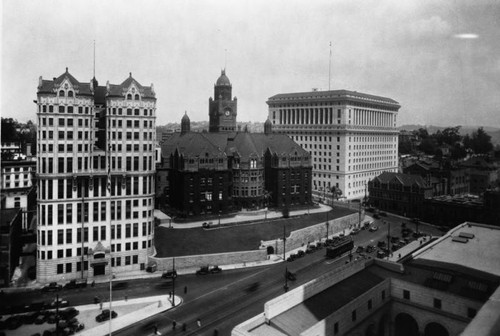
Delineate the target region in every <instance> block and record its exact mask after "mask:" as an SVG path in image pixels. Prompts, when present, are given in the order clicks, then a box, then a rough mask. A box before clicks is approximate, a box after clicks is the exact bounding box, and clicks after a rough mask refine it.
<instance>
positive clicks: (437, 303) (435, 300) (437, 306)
mask: <svg viewBox="0 0 500 336" xmlns="http://www.w3.org/2000/svg"><path fill="white" fill-rule="evenodd" d="M434 308H436V309H441V300H439V299H434Z"/></svg>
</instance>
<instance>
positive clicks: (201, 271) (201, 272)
mask: <svg viewBox="0 0 500 336" xmlns="http://www.w3.org/2000/svg"><path fill="white" fill-rule="evenodd" d="M209 272H210V271H209V269H208V266H202V267H200V269H199V270H197V271H196V275H205V274H208V273H209Z"/></svg>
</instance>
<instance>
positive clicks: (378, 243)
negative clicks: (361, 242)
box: [377, 240, 386, 247]
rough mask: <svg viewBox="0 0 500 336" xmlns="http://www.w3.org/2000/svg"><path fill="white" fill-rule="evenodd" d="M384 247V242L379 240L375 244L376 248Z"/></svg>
mask: <svg viewBox="0 0 500 336" xmlns="http://www.w3.org/2000/svg"><path fill="white" fill-rule="evenodd" d="M385 245H386V243H385V241H384V240H379V241H378V242H377V247H385Z"/></svg>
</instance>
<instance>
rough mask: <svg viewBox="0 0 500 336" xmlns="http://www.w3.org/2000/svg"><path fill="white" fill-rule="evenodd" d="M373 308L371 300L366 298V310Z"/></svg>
mask: <svg viewBox="0 0 500 336" xmlns="http://www.w3.org/2000/svg"><path fill="white" fill-rule="evenodd" d="M372 308H373V303H372V300H371V299H370V300H368V310H371V309H372Z"/></svg>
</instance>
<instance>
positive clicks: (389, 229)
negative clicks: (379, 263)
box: [387, 222, 392, 260]
mask: <svg viewBox="0 0 500 336" xmlns="http://www.w3.org/2000/svg"><path fill="white" fill-rule="evenodd" d="M387 224H388V226H387V252H388V253H387V260H389V256H390V255H391V254H392V253H391V222H387Z"/></svg>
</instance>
